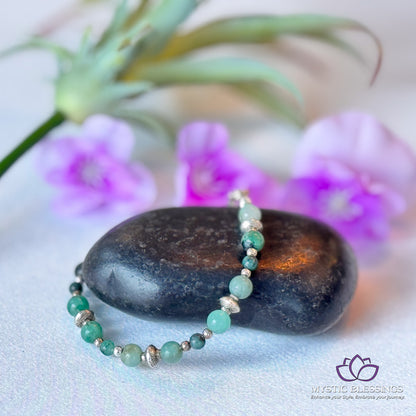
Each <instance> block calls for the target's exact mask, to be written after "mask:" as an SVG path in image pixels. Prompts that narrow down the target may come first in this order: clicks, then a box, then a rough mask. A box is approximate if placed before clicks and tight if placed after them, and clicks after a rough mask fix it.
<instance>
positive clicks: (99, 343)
mask: <svg viewBox="0 0 416 416" xmlns="http://www.w3.org/2000/svg"><path fill="white" fill-rule="evenodd" d="M103 341H104V340H103V339H102V338H96V339H95V341H94V345H95V346H96V347H99V346H100V345H101V344H102V342H103Z"/></svg>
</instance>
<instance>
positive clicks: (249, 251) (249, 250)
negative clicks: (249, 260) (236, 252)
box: [247, 247, 257, 257]
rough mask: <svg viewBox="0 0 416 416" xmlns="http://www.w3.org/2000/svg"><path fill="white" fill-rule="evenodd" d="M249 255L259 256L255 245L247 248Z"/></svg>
mask: <svg viewBox="0 0 416 416" xmlns="http://www.w3.org/2000/svg"><path fill="white" fill-rule="evenodd" d="M247 256H251V257H256V256H257V250H256V249H255V248H253V247H250V248H248V249H247Z"/></svg>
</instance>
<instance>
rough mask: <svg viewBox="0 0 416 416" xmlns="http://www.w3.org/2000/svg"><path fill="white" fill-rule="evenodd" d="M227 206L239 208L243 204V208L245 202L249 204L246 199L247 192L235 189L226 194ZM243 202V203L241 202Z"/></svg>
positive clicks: (248, 200) (247, 198)
mask: <svg viewBox="0 0 416 416" xmlns="http://www.w3.org/2000/svg"><path fill="white" fill-rule="evenodd" d="M228 200H229V204H230V205H231V206H240V207H241V204H242V203H243V206H244V205H245V204H246V202H250V198H249V197H248V191H244V190H240V189H235V190H234V191H231V192H230V193H229V194H228ZM243 201H244V202H243Z"/></svg>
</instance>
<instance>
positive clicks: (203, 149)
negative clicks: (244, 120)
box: [177, 121, 228, 163]
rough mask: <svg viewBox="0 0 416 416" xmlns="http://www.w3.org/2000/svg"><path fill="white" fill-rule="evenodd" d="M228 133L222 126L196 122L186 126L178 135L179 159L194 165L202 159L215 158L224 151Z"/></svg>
mask: <svg viewBox="0 0 416 416" xmlns="http://www.w3.org/2000/svg"><path fill="white" fill-rule="evenodd" d="M227 142H228V131H227V129H226V128H225V126H223V125H222V124H219V123H209V122H206V121H195V122H193V123H190V124H187V125H186V126H184V127H183V128H182V129H181V130H180V132H179V135H178V150H177V155H178V159H179V160H181V161H186V162H190V163H192V162H193V161H196V160H199V159H201V158H209V157H213V156H214V155H215V154H217V153H218V152H220V151H222V150H224V149H225V148H226V146H227Z"/></svg>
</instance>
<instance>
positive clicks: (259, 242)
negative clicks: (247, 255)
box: [241, 230, 264, 251]
mask: <svg viewBox="0 0 416 416" xmlns="http://www.w3.org/2000/svg"><path fill="white" fill-rule="evenodd" d="M241 244H242V245H243V247H244V249H245V250H247V249H248V248H251V247H253V248H255V249H256V250H257V251H260V250H261V249H262V248H263V247H264V237H263V234H262V233H260V232H258V231H254V230H251V231H248V232H246V233H245V234H244V235H243V238H242V239H241Z"/></svg>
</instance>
